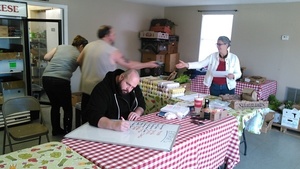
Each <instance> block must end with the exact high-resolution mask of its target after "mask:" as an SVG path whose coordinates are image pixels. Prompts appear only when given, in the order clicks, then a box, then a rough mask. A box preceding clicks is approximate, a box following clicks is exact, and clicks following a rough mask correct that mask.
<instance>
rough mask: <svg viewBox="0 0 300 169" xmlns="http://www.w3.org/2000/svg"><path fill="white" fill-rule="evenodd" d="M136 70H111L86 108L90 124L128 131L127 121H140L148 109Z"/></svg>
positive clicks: (95, 90) (96, 87)
mask: <svg viewBox="0 0 300 169" xmlns="http://www.w3.org/2000/svg"><path fill="white" fill-rule="evenodd" d="M139 82H140V76H139V74H138V72H137V71H136V70H134V69H129V70H127V71H123V70H121V69H117V70H115V71H113V72H108V73H107V74H106V76H105V78H104V79H103V81H101V82H99V83H98V84H97V85H96V86H95V88H94V89H93V91H92V93H91V97H90V100H89V103H88V105H87V108H86V112H87V115H88V122H89V123H90V125H92V126H95V127H99V128H105V129H111V130H116V131H127V130H128V129H129V128H130V124H129V122H128V121H126V120H125V119H127V120H131V121H133V120H137V119H138V118H139V117H140V116H141V115H142V114H143V113H144V110H145V101H144V97H143V94H142V91H141V89H140V88H139V86H138V84H139Z"/></svg>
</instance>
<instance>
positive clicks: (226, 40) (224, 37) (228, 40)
mask: <svg viewBox="0 0 300 169" xmlns="http://www.w3.org/2000/svg"><path fill="white" fill-rule="evenodd" d="M219 40H220V41H222V42H223V43H225V44H228V47H229V46H231V41H230V39H229V38H228V37H227V36H220V37H219V38H218V41H219Z"/></svg>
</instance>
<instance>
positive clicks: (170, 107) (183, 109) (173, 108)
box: [160, 104, 190, 116]
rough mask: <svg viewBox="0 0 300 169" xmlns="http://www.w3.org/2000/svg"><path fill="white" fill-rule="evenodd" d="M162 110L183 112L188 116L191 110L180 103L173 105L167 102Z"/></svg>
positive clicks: (175, 112)
mask: <svg viewBox="0 0 300 169" xmlns="http://www.w3.org/2000/svg"><path fill="white" fill-rule="evenodd" d="M160 111H162V112H171V113H174V114H178V113H179V114H182V115H184V116H186V115H187V114H188V113H189V112H190V108H188V107H185V106H180V105H171V104H167V105H166V106H165V107H163V108H161V109H160Z"/></svg>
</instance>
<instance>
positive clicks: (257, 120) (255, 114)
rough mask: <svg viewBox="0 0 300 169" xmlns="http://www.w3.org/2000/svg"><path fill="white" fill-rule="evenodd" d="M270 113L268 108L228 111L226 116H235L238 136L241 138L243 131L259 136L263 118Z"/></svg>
mask: <svg viewBox="0 0 300 169" xmlns="http://www.w3.org/2000/svg"><path fill="white" fill-rule="evenodd" d="M269 112H270V109H269V108H262V109H245V110H234V109H231V110H228V114H230V115H232V116H235V117H236V118H237V121H238V131H239V136H242V133H243V129H244V128H245V129H246V131H248V132H250V133H253V134H260V129H261V127H262V125H263V121H264V116H265V115H266V114H267V113H269Z"/></svg>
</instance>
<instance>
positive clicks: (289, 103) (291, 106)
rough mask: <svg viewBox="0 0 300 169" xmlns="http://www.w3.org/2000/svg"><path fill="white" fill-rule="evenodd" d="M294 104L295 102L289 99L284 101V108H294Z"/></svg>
mask: <svg viewBox="0 0 300 169" xmlns="http://www.w3.org/2000/svg"><path fill="white" fill-rule="evenodd" d="M293 104H294V102H292V101H290V100H288V101H286V102H284V108H286V109H293Z"/></svg>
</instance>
